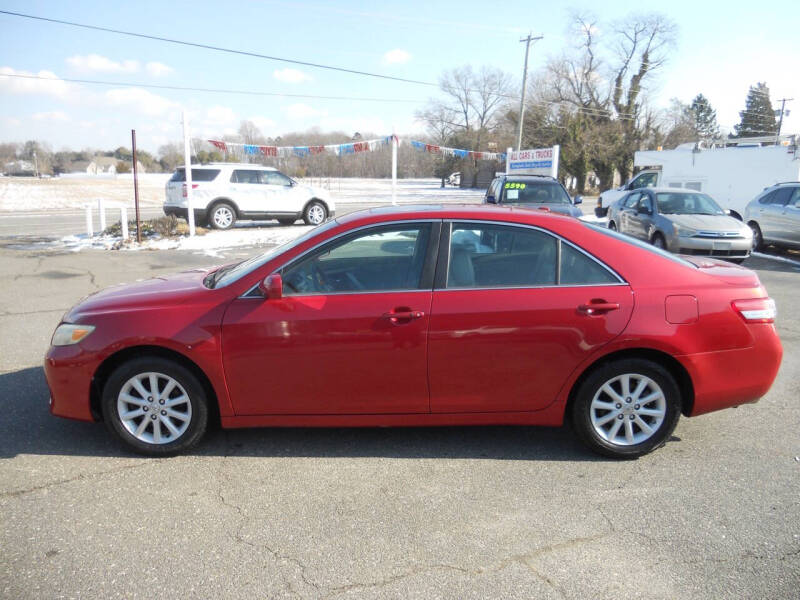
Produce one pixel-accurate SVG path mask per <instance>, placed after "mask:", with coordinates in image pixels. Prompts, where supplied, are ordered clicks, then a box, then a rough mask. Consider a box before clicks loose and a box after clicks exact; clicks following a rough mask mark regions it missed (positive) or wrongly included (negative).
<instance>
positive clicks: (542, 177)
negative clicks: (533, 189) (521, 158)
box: [498, 173, 557, 181]
mask: <svg viewBox="0 0 800 600" xmlns="http://www.w3.org/2000/svg"><path fill="white" fill-rule="evenodd" d="M500 177H505V178H506V179H509V178H511V177H513V178H514V179H530V180H531V181H557V180H556V178H555V177H551V176H550V175H526V174H519V175H515V174H514V173H504V174H503V175H498V178H500Z"/></svg>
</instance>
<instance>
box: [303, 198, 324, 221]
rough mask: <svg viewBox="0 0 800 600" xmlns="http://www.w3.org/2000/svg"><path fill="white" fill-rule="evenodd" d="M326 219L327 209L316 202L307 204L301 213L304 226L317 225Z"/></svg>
mask: <svg viewBox="0 0 800 600" xmlns="http://www.w3.org/2000/svg"><path fill="white" fill-rule="evenodd" d="M327 218H328V209H327V208H325V205H324V204H323V203H322V202H319V201H318V200H314V201H313V202H309V203H308V206H306V209H305V210H304V211H303V221H305V224H306V225H319V224H320V223H323V222H324V221H325V219H327Z"/></svg>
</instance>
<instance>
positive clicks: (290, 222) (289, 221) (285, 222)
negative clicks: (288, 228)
mask: <svg viewBox="0 0 800 600" xmlns="http://www.w3.org/2000/svg"><path fill="white" fill-rule="evenodd" d="M295 221H297V219H290V218H286V219H278V223H280V224H281V225H294V222H295Z"/></svg>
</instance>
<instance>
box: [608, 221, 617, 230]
mask: <svg viewBox="0 0 800 600" xmlns="http://www.w3.org/2000/svg"><path fill="white" fill-rule="evenodd" d="M608 228H609V229H610V230H611V231H616V230H617V224H616V223H614V221H609V222H608Z"/></svg>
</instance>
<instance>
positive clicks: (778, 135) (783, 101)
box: [775, 98, 794, 146]
mask: <svg viewBox="0 0 800 600" xmlns="http://www.w3.org/2000/svg"><path fill="white" fill-rule="evenodd" d="M792 100H794V98H781V118H780V119H779V120H778V133H776V134H775V145H776V146H777V145H778V144H779V143H780V139H781V127H782V126H783V113H785V112H786V111H785V110H784V109H785V108H786V103H787V102H791V101H792Z"/></svg>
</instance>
